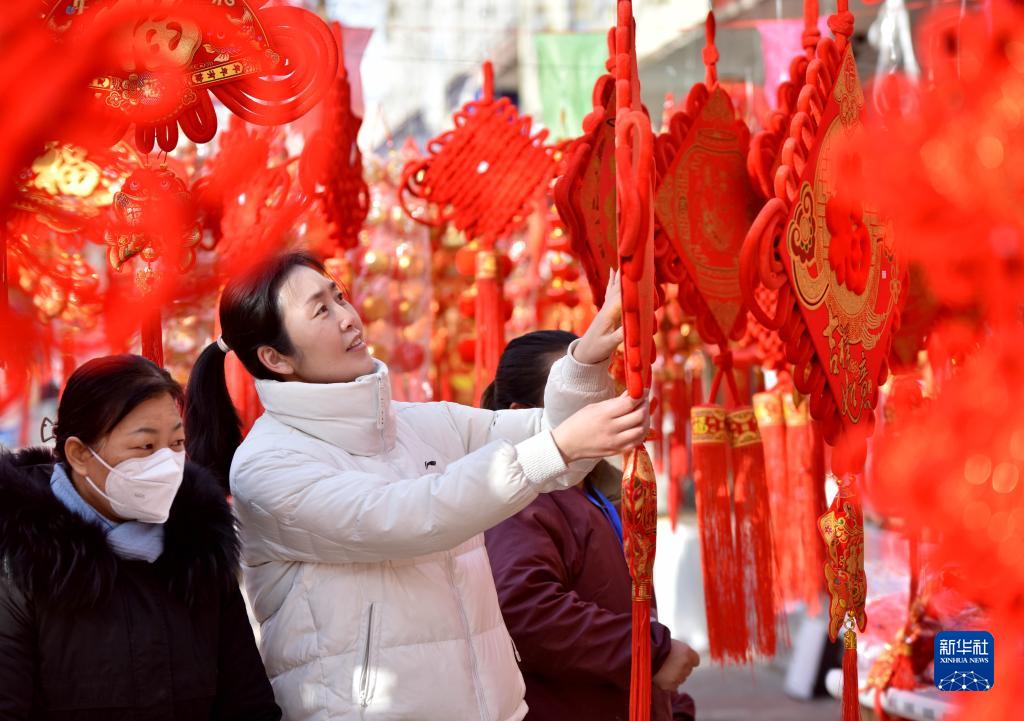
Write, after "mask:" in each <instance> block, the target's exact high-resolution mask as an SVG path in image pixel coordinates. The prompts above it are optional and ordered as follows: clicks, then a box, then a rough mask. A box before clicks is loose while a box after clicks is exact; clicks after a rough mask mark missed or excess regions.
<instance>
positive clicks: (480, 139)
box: [399, 62, 555, 394]
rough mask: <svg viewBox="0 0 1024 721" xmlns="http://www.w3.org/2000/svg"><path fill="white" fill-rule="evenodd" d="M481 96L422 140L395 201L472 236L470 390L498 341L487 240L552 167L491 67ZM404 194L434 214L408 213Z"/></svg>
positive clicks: (493, 261) (494, 355)
mask: <svg viewBox="0 0 1024 721" xmlns="http://www.w3.org/2000/svg"><path fill="white" fill-rule="evenodd" d="M483 76H484V83H483V97H481V98H480V99H479V100H473V101H471V102H469V103H467V104H466V105H464V106H463V107H462V108H460V109H459V110H458V111H456V113H455V115H454V116H453V118H452V119H453V120H454V123H455V128H454V129H453V130H450V131H448V132H446V133H444V134H442V135H439V136H438V137H436V138H434V139H433V140H431V141H430V142H429V143H427V156H426V157H424V158H422V159H420V160H413V161H410V162H409V163H407V164H406V166H405V168H404V170H403V171H402V180H401V184H400V186H399V201H400V202H401V204H402V208H403V209H404V210H405V212H406V214H407V215H408V216H409V217H410V218H413V219H414V220H417V221H419V222H421V223H424V224H427V225H432V226H441V225H444V224H447V223H450V224H451V225H453V226H454V227H455V228H457V229H458V230H461V231H462V232H463V233H465V235H466V237H467V238H469V239H470V241H471V242H472V241H476V242H477V244H478V248H479V250H478V252H477V255H476V262H475V264H474V266H475V274H476V289H477V295H476V324H477V326H476V349H475V350H476V352H475V359H476V388H477V390H476V392H477V394H479V393H480V392H482V390H483V388H484V386H485V385H486V384H487V382H489V381H490V379H491V378H493V377H494V371H495V370H496V369H497V367H498V359H499V358H500V357H501V351H502V349H503V348H504V346H505V313H504V308H505V303H504V302H503V299H502V285H503V281H502V275H503V273H502V267H501V266H502V264H501V263H500V262H499V259H498V255H497V253H496V252H495V249H494V246H495V243H496V242H497V241H498V239H499V238H501V237H503V236H505V235H507V234H508V233H510V232H512V231H513V230H515V229H516V228H519V227H521V226H522V225H523V224H524V223H525V222H526V218H527V216H529V214H530V213H531V212H532V211H533V210H534V208H535V207H536V205H537V200H538V198H539V197H540V193H541V191H542V190H543V189H544V188H546V187H547V184H548V182H549V181H550V179H551V176H552V174H553V173H554V170H555V163H554V157H553V156H554V150H553V148H552V147H551V146H548V145H545V144H544V141H545V140H546V139H547V135H548V133H547V131H546V130H541V131H539V132H538V133H536V134H532V135H531V132H532V131H531V126H532V120H531V118H530V116H528V115H519V111H518V110H517V109H516V106H515V105H513V104H512V103H511V101H510V100H509V99H508V98H504V97H502V98H495V97H494V69H493V67H492V66H491V63H489V62H487V63H484V66H483ZM410 196H412V197H416V198H420V199H422V200H425V201H427V202H428V203H430V204H431V205H432V206H433V210H434V213H433V215H427V214H419V213H414V212H413V211H412V210H411V209H410V207H409V198H410Z"/></svg>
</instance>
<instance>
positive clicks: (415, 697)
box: [231, 349, 613, 721]
mask: <svg viewBox="0 0 1024 721" xmlns="http://www.w3.org/2000/svg"><path fill="white" fill-rule="evenodd" d="M571 352H572V351H571V349H570V353H569V355H567V356H566V357H565V358H562V359H561V360H559V361H558V362H557V363H556V364H555V365H554V366H553V367H552V370H551V374H550V376H549V379H548V384H547V388H546V390H545V410H543V411H542V410H514V411H499V412H497V413H493V412H491V411H485V410H478V409H474V408H469V407H466V406H461V405H457V404H451V403H397V402H392V401H391V394H390V384H389V380H388V374H387V368H386V367H385V366H383V364H378V367H377V371H376V373H374V374H372V375H368V376H364V377H362V378H359V379H357V380H355V381H353V382H351V383H338V384H326V385H317V384H306V383H295V382H288V383H278V382H275V381H258V382H257V390H258V392H259V396H260V400H261V401H262V402H263V405H264V407H265V409H266V413H264V415H263V416H262V417H260V419H259V420H258V421H257V422H256V424H255V425H254V426H253V428H252V430H251V431H250V432H249V435H248V436H247V437H246V439H245V441H244V442H243V443H242V445H241V447H240V448H239V449H238V452H237V453H236V454H235V457H234V459H233V461H232V464H231V490H232V493H233V494H234V498H235V508H236V510H237V513H238V517H239V520H240V522H241V534H242V542H243V558H244V564H245V565H244V573H245V585H246V589H247V591H248V593H249V597H250V599H251V601H252V605H253V610H254V612H255V615H256V617H257V619H258V620H259V622H260V624H261V636H262V638H261V650H262V653H263V658H264V661H265V663H266V666H267V672H268V673H269V675H270V678H271V681H272V683H273V686H274V693H275V695H276V697H277V702H278V703H279V704H280V705H281V707H282V708H283V709H284V718H285V721H329V720H330V721H338V720H344V721H349V720H353V719H371V720H377V721H385V720H386V721H398V720H402V721H476V720H478V719H479V720H480V721H517V720H518V719H521V718H523V716H524V715H525V714H526V704H525V702H524V701H523V692H524V686H523V681H522V677H521V675H520V673H519V669H518V666H517V664H516V659H515V654H514V649H513V646H512V640H511V638H510V637H509V635H508V632H507V631H506V630H505V625H504V623H503V622H502V618H501V611H500V609H499V606H498V598H497V594H496V592H495V589H494V581H493V579H492V577H491V569H490V564H489V562H488V560H487V551H486V549H485V548H484V543H483V535H482V532H483V531H484V530H485V529H487V528H490V527H491V526H494V525H496V524H497V523H498V522H500V521H501V520H503V519H504V518H506V517H508V516H510V515H512V514H514V513H516V512H518V511H519V510H521V509H522V508H524V507H525V506H527V505H528V504H529V503H530V501H532V500H533V499H534V498H535V497H536V496H537V494H538V493H541V492H545V491H552V490H558V489H560V488H564V487H567V486H571V485H573V484H575V483H576V482H578V481H579V480H581V479H582V477H583V475H585V473H586V472H587V471H589V469H590V468H591V467H592V464H590V463H584V464H573V467H572V468H571V469H570V468H567V467H566V465H565V463H564V462H563V460H562V457H561V454H560V453H559V451H558V448H557V447H556V446H555V444H554V440H553V439H552V437H551V434H550V431H548V430H546V428H548V427H554V425H556V424H557V423H559V422H561V421H562V420H564V419H565V418H567V417H568V416H569V415H571V414H572V413H574V412H575V411H576V410H577V409H579V408H581V407H583V406H584V405H586V404H587V403H590V402H593V401H596V400H602V399H604V398H608V397H610V396H611V395H612V392H613V391H612V386H611V381H610V379H609V377H608V373H607V366H606V365H604V364H602V365H595V366H585V365H582V364H580V363H578V362H576V361H575V360H574V359H573V358H572V355H571Z"/></svg>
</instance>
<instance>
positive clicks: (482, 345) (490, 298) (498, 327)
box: [474, 250, 505, 401]
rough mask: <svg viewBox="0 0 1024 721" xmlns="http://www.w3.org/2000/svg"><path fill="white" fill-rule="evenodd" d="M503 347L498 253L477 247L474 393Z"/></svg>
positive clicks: (481, 388)
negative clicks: (478, 249)
mask: <svg viewBox="0 0 1024 721" xmlns="http://www.w3.org/2000/svg"><path fill="white" fill-rule="evenodd" d="M504 348H505V300H504V297H503V295H502V283H501V274H500V270H499V264H498V256H497V254H496V253H495V252H494V251H493V250H481V251H480V252H479V253H477V256H476V362H475V365H474V368H475V372H476V378H475V381H476V382H475V386H476V391H475V393H476V395H477V401H479V396H480V394H482V393H483V391H484V388H486V387H487V384H488V383H489V382H490V379H492V378H494V375H495V373H496V372H497V370H498V361H499V360H500V359H501V351H502V350H503V349H504Z"/></svg>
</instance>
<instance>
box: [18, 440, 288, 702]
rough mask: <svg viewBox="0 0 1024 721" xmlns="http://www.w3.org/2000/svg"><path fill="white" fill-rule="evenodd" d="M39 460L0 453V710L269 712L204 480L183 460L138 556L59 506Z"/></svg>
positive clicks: (233, 557)
mask: <svg viewBox="0 0 1024 721" xmlns="http://www.w3.org/2000/svg"><path fill="white" fill-rule="evenodd" d="M53 463H54V458H53V456H52V455H51V454H50V452H49V451H47V450H44V449H31V450H25V451H21V452H19V453H16V454H11V453H6V452H3V453H0V721H30V720H31V721H101V720H102V721H122V720H123V721H128V719H131V721H205V720H210V721H235V720H237V721H243V720H244V721H276V720H277V719H280V717H281V711H280V709H279V708H278V707H277V704H275V703H274V695H273V691H272V690H271V688H270V682H269V681H268V680H267V674H266V671H265V670H264V668H263V662H262V661H261V659H260V656H259V652H258V651H257V650H256V644H255V642H254V639H253V634H252V628H251V627H250V625H249V620H248V617H247V616H246V612H245V606H244V604H243V602H242V596H241V593H240V592H239V589H238V584H237V581H236V578H237V575H236V574H237V566H238V541H237V538H236V535H235V529H234V522H233V517H232V514H231V510H230V508H229V507H228V505H227V502H226V501H225V499H224V496H223V492H222V491H221V490H220V488H219V487H218V486H217V483H216V481H214V480H213V478H212V477H211V476H210V475H209V474H208V473H206V472H205V471H203V470H201V469H200V468H198V467H197V466H195V465H192V464H188V465H186V467H185V478H184V481H183V482H182V485H181V489H180V490H179V491H178V495H177V496H176V497H175V499H174V504H173V506H172V507H171V512H170V517H169V518H168V520H167V523H166V524H165V527H164V552H163V554H162V555H161V556H160V558H159V559H157V561H156V562H155V563H152V564H151V563H146V562H145V561H128V560H124V559H121V558H119V557H117V556H115V555H114V553H113V551H112V550H111V549H110V546H109V545H108V544H107V541H106V539H105V538H104V534H103V531H102V529H101V528H99V527H98V526H96V525H94V524H91V523H89V522H87V521H85V520H84V519H82V518H81V517H80V516H78V515H76V514H74V513H72V512H71V511H69V510H68V509H67V508H65V506H64V505H63V504H62V503H61V502H60V501H59V500H58V499H57V497H56V496H54V495H53V492H52V491H51V489H50V475H51V472H52V470H53Z"/></svg>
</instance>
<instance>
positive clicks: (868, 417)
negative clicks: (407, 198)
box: [741, 0, 904, 718]
mask: <svg viewBox="0 0 1024 721" xmlns="http://www.w3.org/2000/svg"><path fill="white" fill-rule="evenodd" d="M829 27H830V28H831V29H832V31H833V32H834V33H835V34H836V39H835V40H832V39H824V40H820V41H819V42H818V43H817V45H816V47H815V52H814V59H813V60H811V61H810V62H809V63H808V65H807V70H806V75H805V78H804V82H803V86H802V88H801V90H800V92H799V94H798V97H797V106H796V107H797V112H796V113H795V115H794V117H793V121H792V123H791V124H790V127H789V132H788V137H787V139H786V140H785V142H784V144H783V147H782V152H781V156H780V164H779V167H778V170H777V172H776V174H775V178H774V185H773V191H774V196H775V197H773V198H771V199H770V200H769V201H768V203H767V204H766V205H765V207H764V208H763V209H762V210H761V213H760V214H759V215H758V217H757V219H756V220H755V222H754V224H753V226H752V227H751V229H750V232H749V234H748V235H747V239H746V241H745V243H744V247H743V254H742V258H741V272H742V274H743V278H744V284H743V289H744V295H745V300H746V301H747V303H748V305H749V306H750V309H751V311H752V312H753V313H754V315H755V317H757V319H758V321H760V322H761V323H762V324H763V325H765V326H767V327H768V328H771V329H777V330H778V331H779V335H780V337H781V338H782V340H783V341H784V342H785V343H786V355H787V359H788V360H789V361H791V362H792V363H794V364H795V366H796V368H795V370H794V373H793V384H794V386H795V387H796V389H797V390H798V391H800V392H801V393H803V394H806V395H808V396H809V398H810V410H811V415H812V416H813V417H814V418H816V419H818V420H820V421H821V424H822V432H823V435H824V438H825V440H826V441H827V442H829V443H831V444H834V445H835V446H836V447H835V450H834V452H833V455H832V466H833V470H834V471H835V473H836V474H837V475H838V476H839V477H840V479H841V481H840V492H839V494H838V495H837V497H836V500H834V501H833V504H832V506H831V508H830V509H829V512H828V513H826V514H825V515H823V516H822V517H821V519H820V520H819V527H820V528H821V531H822V536H823V538H824V539H825V541H826V545H827V548H828V556H827V561H826V564H825V576H826V582H827V586H828V590H829V593H830V595H831V602H830V606H829V612H830V624H829V634H830V636H831V638H833V639H835V638H836V635H837V634H838V631H839V629H840V627H842V626H844V625H845V626H846V627H847V629H848V630H847V634H846V636H845V644H846V657H845V658H844V662H843V668H844V676H845V680H844V688H843V709H844V717H849V718H856V716H857V715H858V714H859V701H858V698H857V691H858V689H857V681H856V653H857V651H856V636H855V628H860V629H861V630H863V629H864V625H865V624H866V622H867V618H866V615H865V613H864V594H865V593H866V582H865V580H864V573H863V528H862V527H861V521H860V506H859V501H858V497H857V491H856V489H855V487H854V484H855V480H854V479H855V475H854V474H856V473H859V472H862V471H863V468H864V460H865V455H866V438H867V435H868V434H869V432H870V428H871V425H872V423H873V420H874V412H873V409H874V406H875V404H876V402H877V398H878V384H879V383H881V382H882V381H884V380H885V376H886V374H887V372H888V368H887V365H886V358H887V356H888V354H889V347H890V344H891V338H892V333H893V330H894V328H895V327H896V326H898V312H897V306H898V301H899V299H900V296H901V294H902V292H903V279H904V274H903V271H902V269H901V268H900V266H899V265H898V263H897V260H896V255H895V251H894V247H893V238H892V234H891V231H890V229H889V228H887V227H886V224H885V221H884V220H883V219H881V218H880V217H879V216H878V215H877V213H875V212H873V211H870V210H865V209H863V208H859V207H858V206H857V204H856V203H855V202H853V200H852V199H853V198H854V197H855V196H854V195H853V194H851V193H850V192H849V188H848V187H847V186H844V185H843V184H842V182H841V181H840V180H839V177H840V175H841V174H843V173H844V172H846V173H848V172H849V171H850V170H852V169H859V162H860V161H859V158H858V156H857V155H856V154H854V153H850V152H849V151H848V150H846V149H843V148H841V147H840V146H841V145H842V143H844V142H845V141H847V140H848V139H849V138H851V137H855V136H856V134H857V132H858V131H859V128H860V118H861V115H862V112H863V105H864V99H863V95H862V93H861V90H860V83H859V80H858V78H857V68H856V64H855V62H854V59H853V54H852V51H851V49H850V47H849V37H850V35H851V34H852V32H853V15H852V13H850V12H849V10H848V9H847V4H846V2H845V0H840V2H839V5H838V8H837V12H836V14H835V15H834V16H832V17H831V18H829ZM866 238H867V239H868V240H867V242H866V243H865V239H866ZM832 243H835V244H837V247H836V248H835V249H832V247H831V244H832ZM865 257H867V261H865ZM758 285H763V286H765V287H767V288H769V289H773V290H775V289H777V290H778V292H779V295H778V299H777V303H776V308H775V311H774V314H773V315H769V314H768V312H767V311H765V309H764V308H761V307H760V306H757V305H756V304H755V298H754V290H755V288H756V287H757V286H758Z"/></svg>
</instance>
